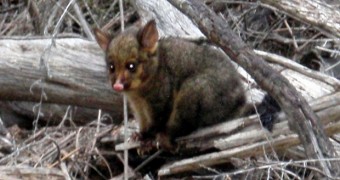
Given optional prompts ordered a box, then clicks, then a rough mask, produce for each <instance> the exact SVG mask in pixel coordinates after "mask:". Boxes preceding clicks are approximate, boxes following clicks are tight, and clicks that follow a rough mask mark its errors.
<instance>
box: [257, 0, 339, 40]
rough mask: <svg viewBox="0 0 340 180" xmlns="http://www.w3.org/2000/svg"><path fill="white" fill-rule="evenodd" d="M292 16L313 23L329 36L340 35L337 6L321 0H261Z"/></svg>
mask: <svg viewBox="0 0 340 180" xmlns="http://www.w3.org/2000/svg"><path fill="white" fill-rule="evenodd" d="M261 2H262V3H264V4H268V5H270V6H272V7H275V8H277V9H279V10H281V11H283V12H285V13H287V14H288V15H289V16H290V17H292V18H296V19H298V20H300V21H301V22H305V23H308V24H311V25H313V26H315V27H317V28H318V29H320V30H322V31H323V32H326V33H328V35H329V36H335V37H340V21H339V18H340V11H339V9H337V8H336V7H335V6H332V5H330V4H327V2H325V1H320V0H280V1H273V0H261Z"/></svg>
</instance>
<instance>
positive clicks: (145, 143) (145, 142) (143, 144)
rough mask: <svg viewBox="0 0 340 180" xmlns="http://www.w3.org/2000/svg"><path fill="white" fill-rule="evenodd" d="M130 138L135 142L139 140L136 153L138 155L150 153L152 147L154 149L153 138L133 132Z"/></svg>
mask: <svg viewBox="0 0 340 180" xmlns="http://www.w3.org/2000/svg"><path fill="white" fill-rule="evenodd" d="M130 139H131V140H132V141H135V142H140V147H139V148H137V153H138V155H139V156H145V155H147V154H150V153H151V152H152V151H153V150H154V149H156V148H155V147H156V143H155V141H154V139H153V138H146V137H144V136H143V135H142V134H141V133H138V132H136V133H133V134H132V135H131V137H130Z"/></svg>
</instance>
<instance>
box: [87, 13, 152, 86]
mask: <svg viewBox="0 0 340 180" xmlns="http://www.w3.org/2000/svg"><path fill="white" fill-rule="evenodd" d="M94 33H95V36H96V40H97V42H98V44H99V46H100V47H101V48H102V49H103V50H104V51H105V54H106V64H107V68H108V72H109V79H110V82H111V85H112V88H113V89H114V90H115V91H117V92H124V91H133V90H138V89H139V88H140V87H141V86H142V85H143V83H145V82H146V81H147V80H148V78H149V77H151V76H152V75H153V73H155V69H156V68H157V65H158V62H157V42H158V38H159V36H158V31H157V28H156V22H155V21H154V20H151V21H149V22H148V23H147V24H146V25H145V26H144V27H142V28H140V29H138V28H136V27H131V28H129V29H127V30H126V31H125V32H123V33H121V34H119V35H118V36H116V37H115V38H111V37H110V36H108V35H107V34H106V33H104V32H102V31H101V30H99V29H95V30H94Z"/></svg>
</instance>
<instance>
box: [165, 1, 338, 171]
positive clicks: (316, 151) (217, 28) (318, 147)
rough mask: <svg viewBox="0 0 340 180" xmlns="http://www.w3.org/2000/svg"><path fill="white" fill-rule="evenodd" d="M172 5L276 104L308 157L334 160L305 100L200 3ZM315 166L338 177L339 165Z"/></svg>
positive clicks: (183, 2) (331, 147) (326, 140)
mask: <svg viewBox="0 0 340 180" xmlns="http://www.w3.org/2000/svg"><path fill="white" fill-rule="evenodd" d="M169 2H170V3H172V4H173V5H174V6H176V7H177V8H178V9H180V10H181V11H182V12H183V13H185V14H186V15H188V16H189V17H190V18H192V20H193V21H194V22H195V23H196V24H197V25H198V27H199V28H200V29H201V31H202V32H203V33H204V34H205V35H206V36H207V37H208V39H209V40H211V41H212V42H213V43H216V44H217V45H218V46H219V47H220V48H222V50H223V51H224V52H225V53H226V54H227V55H228V56H229V57H230V58H231V59H232V60H233V61H235V62H237V63H238V64H239V65H240V66H242V67H243V68H244V69H245V70H246V71H247V72H248V73H249V74H250V75H251V76H252V77H253V78H254V79H255V80H256V82H257V83H258V84H259V85H260V87H262V88H263V89H265V90H267V91H268V93H269V94H270V95H271V96H272V97H274V98H275V99H276V100H277V102H278V103H279V104H280V106H281V107H282V109H283V110H284V112H285V113H286V114H287V116H288V117H289V124H290V128H292V129H294V130H295V131H296V132H297V133H298V134H299V137H300V139H301V141H302V143H303V146H304V149H305V153H306V154H307V156H308V157H309V158H316V159H325V158H332V157H336V156H337V153H336V151H335V149H334V147H333V146H332V144H331V143H330V141H329V139H328V138H327V137H326V135H325V132H324V129H323V128H322V125H321V124H320V120H319V119H318V117H317V116H316V115H315V114H314V113H313V111H312V110H311V108H310V107H309V105H308V103H307V101H306V100H305V99H304V98H303V97H302V96H301V95H300V94H299V93H298V92H297V91H296V89H295V88H294V87H293V86H292V85H291V84H290V83H289V82H288V81H287V79H285V78H283V77H282V76H280V75H279V74H278V73H275V71H274V70H273V69H272V68H270V67H269V66H268V65H267V64H266V63H264V61H263V59H262V58H260V57H258V56H257V55H255V53H254V52H253V51H252V49H251V48H249V47H248V46H247V45H246V44H245V43H244V42H243V41H242V40H241V39H240V38H239V37H238V36H236V35H235V34H234V33H233V31H232V30H231V28H230V27H229V25H228V24H227V23H225V22H224V20H223V19H222V18H221V17H219V16H217V15H216V14H215V13H214V12H212V11H211V10H210V9H209V8H208V7H207V6H205V5H204V4H203V3H202V2H198V1H192V0H190V1H185V0H169ZM317 165H318V166H319V167H320V168H321V169H322V170H323V171H324V172H325V173H326V174H327V175H328V176H331V174H333V175H338V174H340V163H339V162H324V161H319V162H317Z"/></svg>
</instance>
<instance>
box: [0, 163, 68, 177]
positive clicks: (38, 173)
mask: <svg viewBox="0 0 340 180" xmlns="http://www.w3.org/2000/svg"><path fill="white" fill-rule="evenodd" d="M0 177H1V179H55V180H58V179H60V180H62V179H68V176H67V175H66V174H64V173H63V172H61V171H59V170H56V169H50V168H37V167H35V168H34V167H28V166H1V167H0Z"/></svg>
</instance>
